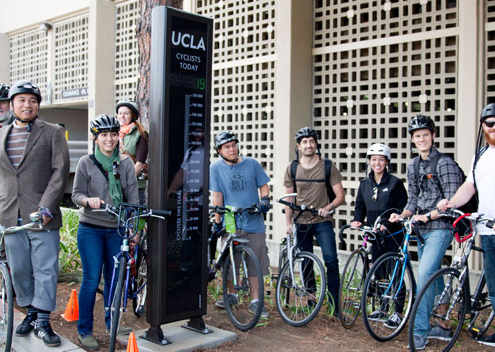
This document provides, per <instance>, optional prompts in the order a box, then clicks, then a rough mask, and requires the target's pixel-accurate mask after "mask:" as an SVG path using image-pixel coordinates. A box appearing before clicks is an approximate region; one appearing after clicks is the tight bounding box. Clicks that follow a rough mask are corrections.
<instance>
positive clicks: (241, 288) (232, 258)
mask: <svg viewBox="0 0 495 352" xmlns="http://www.w3.org/2000/svg"><path fill="white" fill-rule="evenodd" d="M210 211H211V213H212V214H213V213H218V214H220V215H223V216H224V218H225V224H226V226H225V232H223V231H221V232H219V233H212V235H211V236H210V238H209V241H208V246H209V249H208V254H209V256H210V258H209V259H208V266H209V276H208V279H209V281H211V280H213V279H214V278H215V276H216V272H217V271H218V270H219V269H222V289H223V302H224V304H225V309H226V311H227V315H228V316H229V319H230V321H231V322H232V324H234V326H235V327H236V328H237V329H239V330H241V331H247V330H249V329H252V328H253V327H254V326H256V324H257V323H258V320H259V319H260V316H261V312H262V310H263V304H264V294H263V291H264V286H263V274H262V271H261V266H260V263H259V261H258V258H257V257H256V254H255V253H254V251H253V250H252V249H251V248H249V247H247V246H246V243H248V242H249V240H248V239H246V238H239V237H238V236H237V233H238V229H237V225H236V224H237V218H238V217H239V216H241V215H242V214H243V213H248V214H256V213H259V211H258V208H257V207H256V206H255V205H253V206H251V207H248V208H237V207H228V206H227V207H222V206H210ZM222 235H223V236H224V241H223V243H222V246H221V249H220V251H219V253H218V255H217V256H216V258H215V248H216V241H217V239H218V238H219V237H220V236H222ZM232 263H234V265H232ZM250 274H251V275H250ZM230 275H232V278H230ZM250 278H251V279H252V281H251V280H250ZM229 281H232V286H231V287H230V291H229V285H228V283H229ZM254 282H256V283H257V286H258V303H259V304H258V305H257V308H256V311H255V312H254V313H252V312H251V311H250V309H249V308H250V305H251V298H252V290H253V288H252V286H253V283H254ZM254 286H256V285H254Z"/></svg>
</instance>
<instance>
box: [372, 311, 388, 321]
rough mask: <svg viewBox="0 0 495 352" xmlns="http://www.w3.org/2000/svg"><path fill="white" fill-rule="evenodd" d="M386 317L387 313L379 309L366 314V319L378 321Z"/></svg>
mask: <svg viewBox="0 0 495 352" xmlns="http://www.w3.org/2000/svg"><path fill="white" fill-rule="evenodd" d="M386 317H387V314H385V313H384V312H382V311H381V310H375V311H374V312H373V313H371V314H370V315H369V316H368V320H372V321H378V320H383V319H385V318H386Z"/></svg>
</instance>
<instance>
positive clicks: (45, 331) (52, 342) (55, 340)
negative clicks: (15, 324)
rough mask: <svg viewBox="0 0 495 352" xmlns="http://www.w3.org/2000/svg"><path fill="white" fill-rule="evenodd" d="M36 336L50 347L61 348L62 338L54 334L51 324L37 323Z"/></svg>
mask: <svg viewBox="0 0 495 352" xmlns="http://www.w3.org/2000/svg"><path fill="white" fill-rule="evenodd" d="M34 335H35V336H36V337H37V338H39V339H42V340H43V342H44V343H45V345H47V346H50V347H57V346H60V337H58V335H57V334H55V332H53V329H52V327H51V326H50V322H48V321H46V322H41V323H37V324H36V327H35V328H34Z"/></svg>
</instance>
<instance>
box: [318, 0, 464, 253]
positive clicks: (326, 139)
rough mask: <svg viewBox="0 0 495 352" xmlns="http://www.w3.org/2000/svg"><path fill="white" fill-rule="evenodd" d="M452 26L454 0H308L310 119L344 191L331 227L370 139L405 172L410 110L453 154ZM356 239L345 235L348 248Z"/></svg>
mask: <svg viewBox="0 0 495 352" xmlns="http://www.w3.org/2000/svg"><path fill="white" fill-rule="evenodd" d="M457 25H458V8H457V2H456V1H454V0H452V1H423V0H415V1H408V0H397V1H376V0H368V1H365V0H360V1H347V0H346V1H343V0H332V1H323V0H315V1H314V50H313V55H314V56H313V59H314V92H313V94H314V95H313V104H314V110H313V119H314V120H313V121H314V126H315V127H316V128H317V129H319V130H320V133H321V137H322V145H323V148H322V150H323V151H324V153H325V154H326V156H328V157H330V158H331V159H333V160H334V162H335V163H336V164H337V165H338V168H339V169H340V171H341V172H342V175H343V176H344V180H345V182H344V187H345V189H346V191H347V204H346V205H344V206H342V207H340V208H339V214H338V216H337V221H336V225H337V226H341V225H343V224H345V223H348V222H349V221H350V220H351V219H352V214H353V209H354V199H355V196H356V194H357V188H358V186H359V180H360V179H361V178H362V177H364V175H365V169H366V163H365V160H366V151H367V148H368V147H369V145H370V144H372V143H380V142H381V143H386V144H388V145H389V146H390V147H391V148H392V170H393V172H394V173H395V174H396V175H397V176H398V177H400V178H402V179H403V180H405V179H406V169H407V164H408V163H409V161H410V159H411V157H412V156H414V155H412V154H411V153H410V142H409V135H408V132H407V123H408V121H409V120H410V119H411V117H412V116H414V115H416V114H418V113H422V114H426V115H429V116H431V117H432V118H433V119H434V121H435V123H436V124H437V137H436V139H435V142H436V143H437V145H438V146H439V148H440V150H441V151H443V152H444V153H448V154H451V155H452V156H454V154H455V143H454V142H455V139H456V134H457V133H458V131H456V128H455V125H456V119H457V116H456V106H457V77H458V67H457V63H458V61H457V60H458V57H457V56H458V52H457V51H458V33H457V30H458V29H457ZM359 245H360V240H359V239H357V238H354V239H351V240H349V241H348V245H347V247H348V248H347V250H353V249H354V248H355V247H357V246H359Z"/></svg>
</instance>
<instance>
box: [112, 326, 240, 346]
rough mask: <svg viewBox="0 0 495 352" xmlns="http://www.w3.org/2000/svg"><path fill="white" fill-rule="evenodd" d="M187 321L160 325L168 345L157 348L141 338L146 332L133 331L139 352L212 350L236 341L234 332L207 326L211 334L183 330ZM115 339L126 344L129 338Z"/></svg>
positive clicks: (118, 337) (154, 344) (120, 336)
mask: <svg viewBox="0 0 495 352" xmlns="http://www.w3.org/2000/svg"><path fill="white" fill-rule="evenodd" d="M187 322H188V320H182V321H176V322H173V323H170V324H165V325H162V329H163V334H164V336H165V338H166V339H167V341H168V342H169V344H168V345H164V346H159V345H157V344H156V343H153V342H150V341H148V340H145V339H143V338H142V336H143V335H144V333H145V332H146V330H140V331H135V332H134V334H135V335H136V342H137V344H138V347H139V351H140V352H155V351H167V352H169V351H174V352H179V351H180V352H189V351H197V350H200V349H207V348H214V347H217V346H220V345H223V344H225V343H228V342H230V341H234V340H235V339H237V334H236V333H235V332H231V331H226V330H221V329H217V328H215V327H212V326H208V329H209V330H211V332H212V333H209V334H201V333H197V332H195V331H192V330H189V329H185V328H184V327H183V326H184V325H186V324H187ZM117 339H118V340H119V341H120V342H122V343H124V344H127V341H128V339H129V336H126V335H119V336H117Z"/></svg>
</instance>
